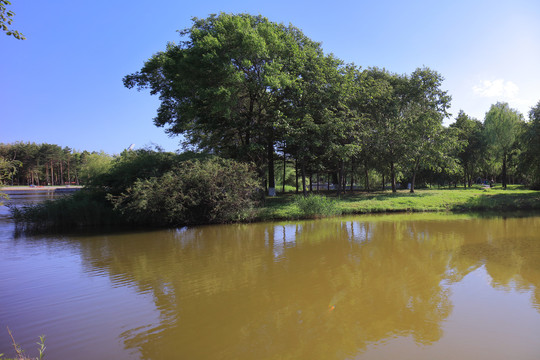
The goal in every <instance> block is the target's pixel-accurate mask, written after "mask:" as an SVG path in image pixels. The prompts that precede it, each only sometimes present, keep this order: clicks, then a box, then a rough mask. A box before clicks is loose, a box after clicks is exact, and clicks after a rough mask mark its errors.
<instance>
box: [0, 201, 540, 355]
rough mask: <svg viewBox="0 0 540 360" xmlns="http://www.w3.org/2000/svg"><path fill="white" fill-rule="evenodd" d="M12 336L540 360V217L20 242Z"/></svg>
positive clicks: (405, 218) (7, 242)
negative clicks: (43, 335) (41, 335)
mask: <svg viewBox="0 0 540 360" xmlns="http://www.w3.org/2000/svg"><path fill="white" fill-rule="evenodd" d="M3 212H4V213H3V214H0V216H3V218H0V276H1V277H0V352H6V353H7V354H11V352H10V351H11V350H10V349H9V347H10V345H9V337H8V335H7V331H5V327H6V326H9V327H10V329H11V330H12V331H13V333H14V335H15V337H16V339H17V341H18V342H19V343H21V344H22V345H23V347H25V348H28V352H29V355H34V354H35V344H34V343H35V342H36V341H37V340H38V339H37V336H38V335H40V334H45V335H46V336H47V339H46V344H47V352H46V354H47V356H48V357H47V358H48V359H50V360H53V359H82V360H84V359H92V360H94V359H490V360H493V359H505V360H506V359H538V358H540V341H539V337H540V290H539V288H540V217H539V216H530V217H519V218H513V217H508V218H502V217H487V218H478V217H476V218H475V217H470V216H463V215H459V216H458V215H455V216H449V215H437V214H428V215H396V216H394V215H385V216H371V217H369V216H368V217H348V218H334V219H326V220H317V221H305V222H295V223H292V222H291V223H261V224H250V225H226V226H204V227H197V228H182V229H174V230H163V231H149V232H125V233H117V234H106V235H93V236H80V235H73V236H53V237H50V236H49V237H43V236H38V237H20V238H14V237H13V234H12V231H13V227H12V224H11V223H10V221H9V219H6V218H5V215H6V214H5V211H3Z"/></svg>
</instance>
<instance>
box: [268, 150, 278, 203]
mask: <svg viewBox="0 0 540 360" xmlns="http://www.w3.org/2000/svg"><path fill="white" fill-rule="evenodd" d="M267 155H268V195H269V196H276V177H275V169H274V142H273V141H272V140H270V142H269V143H268V154H267Z"/></svg>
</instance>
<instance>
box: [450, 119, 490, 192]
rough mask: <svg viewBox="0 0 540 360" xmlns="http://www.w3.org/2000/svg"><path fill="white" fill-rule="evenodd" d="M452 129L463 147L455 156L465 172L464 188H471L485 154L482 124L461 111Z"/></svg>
mask: <svg viewBox="0 0 540 360" xmlns="http://www.w3.org/2000/svg"><path fill="white" fill-rule="evenodd" d="M450 127H451V128H453V129H455V130H456V132H457V134H456V135H457V139H458V141H459V143H460V145H461V146H460V150H459V151H458V152H457V153H456V154H455V156H456V157H457V158H458V160H459V163H460V165H461V168H462V171H463V183H464V186H465V187H466V186H467V185H468V186H469V187H471V186H472V182H473V179H474V175H475V174H476V173H477V171H478V170H479V165H480V163H481V162H482V155H483V152H484V146H483V145H484V141H483V139H482V122H480V121H479V120H477V119H474V118H471V117H469V116H468V115H467V114H466V113H465V112H464V111H463V110H460V112H459V114H458V116H457V117H456V121H455V122H454V123H453V124H451V125H450Z"/></svg>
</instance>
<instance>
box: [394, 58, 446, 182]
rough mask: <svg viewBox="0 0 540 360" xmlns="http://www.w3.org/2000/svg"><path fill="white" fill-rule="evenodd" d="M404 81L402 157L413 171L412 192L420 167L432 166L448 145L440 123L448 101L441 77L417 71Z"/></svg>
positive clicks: (426, 71)
mask: <svg viewBox="0 0 540 360" xmlns="http://www.w3.org/2000/svg"><path fill="white" fill-rule="evenodd" d="M407 80H408V81H407V84H406V91H405V94H404V95H405V96H404V98H403V99H402V103H403V105H402V109H404V110H403V117H404V121H405V123H406V130H405V133H404V135H405V138H406V147H405V149H406V150H405V154H404V155H405V157H406V158H407V159H408V160H409V164H410V165H409V168H411V170H412V171H411V173H412V176H411V189H410V191H411V192H414V186H415V181H416V173H417V172H418V169H419V167H420V166H424V167H429V166H432V165H433V161H434V160H435V159H437V158H438V157H440V156H441V155H442V153H443V152H442V151H443V149H445V148H446V146H444V145H445V144H448V142H447V141H446V139H445V136H444V134H443V126H442V122H443V119H444V118H445V117H447V116H448V115H449V114H448V112H447V109H448V108H449V107H450V100H451V97H450V96H449V95H448V93H447V91H443V90H442V89H441V84H442V81H443V77H442V76H441V75H440V74H439V73H438V72H436V71H433V70H431V69H429V68H418V69H416V70H415V71H414V72H413V73H412V74H411V76H410V77H409V78H408V79H407Z"/></svg>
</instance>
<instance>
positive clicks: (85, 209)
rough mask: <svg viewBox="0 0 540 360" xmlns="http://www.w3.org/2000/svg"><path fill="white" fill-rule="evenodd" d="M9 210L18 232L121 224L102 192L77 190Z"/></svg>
mask: <svg viewBox="0 0 540 360" xmlns="http://www.w3.org/2000/svg"><path fill="white" fill-rule="evenodd" d="M10 211H11V213H12V216H13V218H14V220H15V224H16V225H17V227H18V229H19V230H27V231H30V232H51V231H62V230H67V229H72V228H78V227H99V226H108V225H118V224H122V223H125V222H124V221H123V219H122V218H121V217H120V216H119V215H118V214H117V213H115V212H114V211H113V209H112V206H111V205H110V203H108V202H107V201H106V199H105V195H104V193H103V192H99V191H95V190H80V191H77V192H75V193H73V194H72V195H69V196H65V197H62V198H60V199H57V200H47V201H45V202H42V203H38V204H33V205H29V206H25V207H22V208H17V207H11V208H10Z"/></svg>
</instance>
